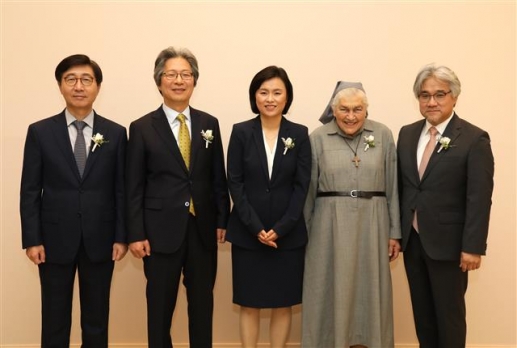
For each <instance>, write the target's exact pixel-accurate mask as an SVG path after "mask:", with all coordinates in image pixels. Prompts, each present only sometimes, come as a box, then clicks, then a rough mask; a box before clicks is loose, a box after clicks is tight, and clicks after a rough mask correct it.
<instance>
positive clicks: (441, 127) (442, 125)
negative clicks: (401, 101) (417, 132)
mask: <svg viewBox="0 0 517 348" xmlns="http://www.w3.org/2000/svg"><path fill="white" fill-rule="evenodd" d="M452 116H454V111H453V112H452V114H451V115H450V116H449V117H448V118H447V119H446V120H445V121H443V122H442V123H440V124H439V125H437V126H434V128H436V130H437V131H438V134H440V135H443V132H445V128H447V125H448V124H449V122H451V119H452ZM431 127H433V125H432V124H430V123H429V121H427V120H426V121H425V126H424V129H423V130H422V134H427V133H428V132H429V128H431Z"/></svg>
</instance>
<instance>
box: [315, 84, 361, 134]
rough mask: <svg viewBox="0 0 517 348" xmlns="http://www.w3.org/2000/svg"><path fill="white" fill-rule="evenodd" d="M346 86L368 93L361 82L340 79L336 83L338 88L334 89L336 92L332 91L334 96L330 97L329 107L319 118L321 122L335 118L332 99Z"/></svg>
mask: <svg viewBox="0 0 517 348" xmlns="http://www.w3.org/2000/svg"><path fill="white" fill-rule="evenodd" d="M346 88H357V89H360V90H362V91H363V92H364V93H366V91H365V90H364V88H363V84H362V83H361V82H347V81H338V83H337V84H336V88H335V89H334V93H332V97H331V98H330V101H329V103H328V105H327V107H326V108H325V111H323V114H322V115H321V117H320V119H319V120H320V122H321V123H323V124H326V123H329V122H330V121H332V120H333V119H334V114H333V112H332V100H333V99H334V97H335V96H336V94H337V93H338V92H339V91H340V90H342V89H346Z"/></svg>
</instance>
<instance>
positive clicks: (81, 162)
mask: <svg viewBox="0 0 517 348" xmlns="http://www.w3.org/2000/svg"><path fill="white" fill-rule="evenodd" d="M73 125H74V126H75V128H77V138H75V145H74V157H75V162H76V163H77V169H79V174H80V175H81V178H82V177H83V173H84V167H85V165H86V143H85V141H84V135H83V129H84V127H85V126H86V123H85V122H84V121H74V122H73Z"/></svg>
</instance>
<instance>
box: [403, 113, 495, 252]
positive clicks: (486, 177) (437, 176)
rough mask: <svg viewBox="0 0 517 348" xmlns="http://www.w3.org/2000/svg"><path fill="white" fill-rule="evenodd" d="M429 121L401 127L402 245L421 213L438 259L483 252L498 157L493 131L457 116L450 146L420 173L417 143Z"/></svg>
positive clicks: (449, 131) (423, 235)
mask: <svg viewBox="0 0 517 348" xmlns="http://www.w3.org/2000/svg"><path fill="white" fill-rule="evenodd" d="M424 124H425V120H421V121H418V122H415V123H413V124H410V125H407V126H404V127H402V129H401V130H400V133H399V137H398V145H397V151H398V167H399V168H398V173H399V190H400V195H399V197H400V204H401V209H400V211H401V215H402V216H401V227H402V240H403V241H402V248H403V249H405V247H406V245H407V242H408V239H409V235H410V232H411V224H412V219H413V213H414V211H415V209H416V210H417V211H418V228H419V233H420V240H421V242H422V245H423V247H424V249H425V250H426V252H427V254H428V255H429V256H430V257H431V258H432V259H436V260H450V261H453V260H459V258H460V254H461V252H462V251H463V252H467V253H472V254H479V255H484V254H485V251H486V240H487V235H488V222H489V218H490V207H491V204H492V199H491V197H492V190H493V186H494V182H493V176H494V158H493V155H492V150H491V147H490V138H489V136H488V133H487V132H485V131H483V130H482V129H480V128H478V127H476V126H474V125H472V124H470V123H468V122H467V121H465V120H463V119H461V118H459V117H458V116H457V115H456V114H455V115H454V116H453V117H452V119H451V121H450V122H449V124H448V125H447V128H446V129H445V131H444V134H443V136H445V137H449V138H450V139H451V142H450V145H451V147H449V148H448V149H442V150H441V151H440V152H439V153H438V149H439V147H440V144H439V143H438V144H437V145H436V149H435V151H434V152H433V154H432V155H431V158H430V160H429V164H428V165H427V168H426V171H425V173H424V175H423V177H422V180H420V179H419V176H418V168H417V155H416V153H417V146H418V140H419V138H420V134H421V131H422V128H423V127H424Z"/></svg>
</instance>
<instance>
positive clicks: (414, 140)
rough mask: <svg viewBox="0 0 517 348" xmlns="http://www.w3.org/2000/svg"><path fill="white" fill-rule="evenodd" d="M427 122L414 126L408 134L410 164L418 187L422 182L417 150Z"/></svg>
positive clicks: (420, 122)
mask: <svg viewBox="0 0 517 348" xmlns="http://www.w3.org/2000/svg"><path fill="white" fill-rule="evenodd" d="M424 125H425V120H422V121H419V122H417V123H415V124H414V126H413V127H414V129H413V130H411V131H410V132H408V133H409V134H408V136H409V139H408V144H409V152H410V153H409V163H410V165H411V169H410V170H411V174H412V177H413V178H414V180H415V183H416V184H417V185H418V183H419V182H420V175H419V174H418V161H417V150H418V142H419V140H420V134H422V128H424Z"/></svg>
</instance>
